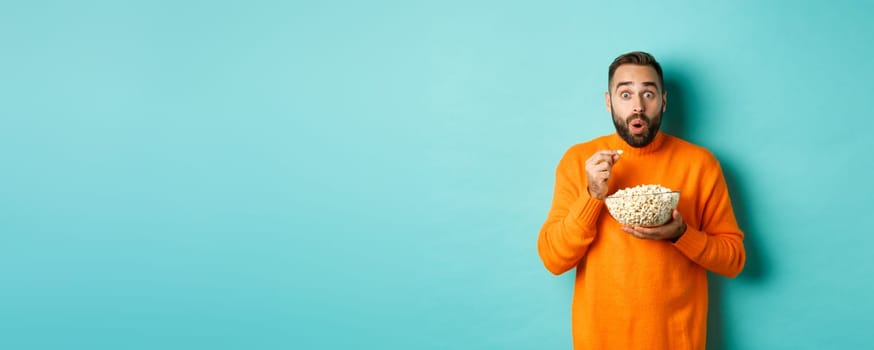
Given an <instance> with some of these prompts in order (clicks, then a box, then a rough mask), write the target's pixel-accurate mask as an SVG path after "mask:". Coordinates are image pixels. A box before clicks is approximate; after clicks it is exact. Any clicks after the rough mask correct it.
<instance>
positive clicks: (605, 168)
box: [586, 150, 619, 199]
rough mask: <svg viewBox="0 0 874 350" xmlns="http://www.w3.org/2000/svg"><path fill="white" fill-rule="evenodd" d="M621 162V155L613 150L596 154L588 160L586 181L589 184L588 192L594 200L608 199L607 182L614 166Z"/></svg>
mask: <svg viewBox="0 0 874 350" xmlns="http://www.w3.org/2000/svg"><path fill="white" fill-rule="evenodd" d="M618 160H619V153H618V152H616V151H613V150H602V151H598V152H595V154H593V155H592V156H591V157H589V159H588V160H586V179H587V180H588V182H589V186H588V190H589V195H590V196H592V198H597V199H604V198H605V197H607V181H609V180H610V173H611V172H612V170H613V164H616V162H617V161H618Z"/></svg>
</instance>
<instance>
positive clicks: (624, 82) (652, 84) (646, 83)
mask: <svg viewBox="0 0 874 350" xmlns="http://www.w3.org/2000/svg"><path fill="white" fill-rule="evenodd" d="M632 84H633V83H632V82H630V81H622V82H619V84H616V89H615V90H619V88H620V87H622V86H625V85H632ZM641 85H643V86H652V87H654V88H656V89H658V88H659V86H658V84H656V83H655V82H654V81H645V82H643V83H641Z"/></svg>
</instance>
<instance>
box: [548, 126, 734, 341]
mask: <svg viewBox="0 0 874 350" xmlns="http://www.w3.org/2000/svg"><path fill="white" fill-rule="evenodd" d="M619 149H621V150H623V151H624V153H623V154H622V155H621V158H620V159H619V160H618V161H617V162H616V163H615V164H614V166H613V170H612V173H611V176H610V180H609V182H608V188H609V190H608V194H612V193H613V192H616V191H617V190H619V189H622V188H626V187H633V186H636V185H641V184H658V185H662V186H665V187H668V188H670V189H672V190H676V191H680V201H679V204H678V205H677V210H679V212H680V214H682V217H683V220H684V221H685V223H686V225H687V228H686V231H685V233H684V234H683V235H682V236H681V237H680V238H679V239H678V240H677V241H676V242H675V243H671V242H669V241H657V240H646V239H640V238H636V237H634V236H632V235H631V234H628V233H625V232H624V231H622V230H621V225H620V224H619V223H618V222H616V221H615V220H614V219H613V218H612V217H611V216H610V214H609V213H608V211H607V209H606V206H605V204H604V201H603V200H598V199H595V198H592V197H590V195H589V193H588V190H587V189H586V185H587V184H586V182H587V180H586V170H585V162H586V160H587V159H588V158H589V157H590V156H592V154H594V153H595V152H596V151H598V150H619ZM537 249H538V252H539V254H540V258H541V259H542V260H543V264H544V265H545V266H546V268H547V269H548V270H549V271H550V272H552V273H554V274H556V275H558V274H562V273H564V272H566V271H568V270H570V269H572V268H575V267H576V280H575V286H574V295H573V305H572V326H573V340H574V348H575V349H671V350H677V349H680V350H682V349H704V348H705V339H706V329H707V273H706V271H707V270H710V271H713V272H716V273H718V274H721V275H724V276H727V277H735V276H737V275H738V274H739V273H740V271H741V270H742V269H743V266H744V261H745V259H746V254H745V251H744V246H743V232H741V230H740V229H739V228H738V225H737V222H736V220H735V216H734V211H733V209H732V206H731V200H730V199H729V194H728V190H727V187H726V184H725V179H724V177H723V174H722V169H721V167H720V165H719V162H718V161H717V160H716V158H715V157H714V156H713V155H712V154H711V153H710V152H709V151H707V150H706V149H705V148H703V147H700V146H697V145H694V144H691V143H689V142H687V141H684V140H681V139H679V138H676V137H673V136H670V135H667V134H664V133H662V132H659V133H658V134H657V135H656V138H655V139H654V140H653V142H652V143H650V144H649V145H647V146H646V147H642V148H632V147H630V146H628V144H627V143H625V141H623V140H622V139H621V138H620V137H619V136H618V135H617V134H612V135H607V136H602V137H599V138H596V139H594V140H591V141H589V142H585V143H581V144H577V145H575V146H572V147H571V148H570V149H568V151H567V152H566V153H565V155H564V157H562V159H561V161H560V162H559V164H558V168H557V170H556V180H555V193H554V197H553V201H552V207H551V209H550V210H549V214H548V216H547V219H546V222H545V223H544V224H543V227H542V228H541V230H540V235H539V238H538V242H537Z"/></svg>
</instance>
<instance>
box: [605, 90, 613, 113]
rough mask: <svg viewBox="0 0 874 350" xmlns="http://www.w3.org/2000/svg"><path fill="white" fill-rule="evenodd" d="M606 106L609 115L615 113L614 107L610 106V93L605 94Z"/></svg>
mask: <svg viewBox="0 0 874 350" xmlns="http://www.w3.org/2000/svg"><path fill="white" fill-rule="evenodd" d="M604 105H605V106H606V107H607V112H608V113H611V114H612V113H613V106H611V105H610V92H609V91H608V92H605V93H604Z"/></svg>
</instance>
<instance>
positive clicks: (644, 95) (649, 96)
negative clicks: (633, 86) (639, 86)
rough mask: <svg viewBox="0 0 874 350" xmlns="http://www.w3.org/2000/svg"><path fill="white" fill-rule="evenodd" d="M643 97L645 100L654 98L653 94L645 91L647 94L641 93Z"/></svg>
mask: <svg viewBox="0 0 874 350" xmlns="http://www.w3.org/2000/svg"><path fill="white" fill-rule="evenodd" d="M643 97H644V98H647V99H650V98H653V97H655V94H654V93H652V92H649V91H647V92H644V93H643Z"/></svg>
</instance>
